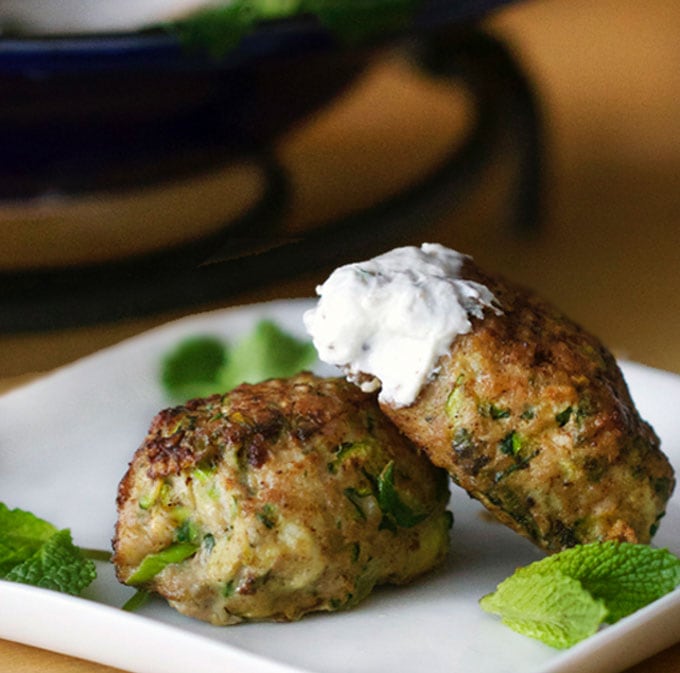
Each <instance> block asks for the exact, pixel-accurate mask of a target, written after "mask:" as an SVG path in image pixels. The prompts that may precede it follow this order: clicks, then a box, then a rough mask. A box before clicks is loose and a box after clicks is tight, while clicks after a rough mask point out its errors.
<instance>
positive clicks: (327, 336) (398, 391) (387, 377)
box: [303, 243, 501, 407]
mask: <svg viewBox="0 0 680 673" xmlns="http://www.w3.org/2000/svg"><path fill="white" fill-rule="evenodd" d="M465 259H466V256H465V255H462V254H461V253H459V252H456V251H455V250H450V249H449V248H446V247H444V246H442V245H439V244H438V243H423V245H421V246H420V248H418V247H415V246H407V247H402V248H395V249H394V250H391V251H390V252H387V253H385V254H383V255H379V256H378V257H375V258H373V259H370V260H368V261H365V262H357V263H353V264H348V265H346V266H342V267H339V268H338V269H336V270H335V271H333V273H331V275H330V276H329V277H328V279H327V280H326V281H325V282H324V283H323V284H322V285H319V286H318V287H317V288H316V291H317V294H318V295H319V300H318V302H317V305H316V307H315V308H313V309H310V310H309V311H307V312H305V314H304V316H303V320H304V324H305V327H306V329H307V331H308V332H309V334H310V335H311V337H312V340H313V342H314V346H315V347H316V349H317V351H318V353H319V357H320V358H321V360H323V361H324V362H327V363H329V364H332V365H336V366H338V367H340V368H342V369H343V371H344V372H345V374H346V376H347V378H348V379H349V380H350V381H354V382H355V383H357V384H359V385H360V387H361V388H362V390H364V391H365V392H372V391H375V390H378V389H379V388H380V389H381V390H380V394H379V398H380V400H381V401H382V402H385V403H387V404H389V405H391V406H394V407H402V406H408V405H409V404H411V403H413V402H414V401H415V399H416V397H417V396H418V393H419V392H420V390H421V388H422V387H423V385H424V384H425V383H426V382H427V380H428V379H429V378H430V377H431V376H432V375H433V374H434V373H435V371H436V364H437V361H438V359H439V358H440V357H441V356H442V355H444V354H445V353H446V352H447V351H448V349H449V347H450V345H451V343H452V341H453V340H454V338H455V337H456V336H458V335H460V334H466V333H467V332H469V331H470V330H471V329H472V324H471V322H470V317H475V318H480V319H481V318H483V317H484V309H490V310H493V311H494V312H496V313H501V311H500V310H499V309H498V308H497V307H496V305H495V304H494V302H495V297H494V295H493V294H492V293H491V291H490V290H489V289H488V288H487V287H486V286H485V285H482V284H480V283H477V282H474V281H470V280H465V279H463V278H461V277H460V272H461V269H462V267H463V263H464V261H465Z"/></svg>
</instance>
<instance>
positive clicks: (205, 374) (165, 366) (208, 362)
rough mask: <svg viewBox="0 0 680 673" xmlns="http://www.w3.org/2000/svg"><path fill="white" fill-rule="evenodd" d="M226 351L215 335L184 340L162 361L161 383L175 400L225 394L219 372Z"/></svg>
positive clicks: (224, 360)
mask: <svg viewBox="0 0 680 673" xmlns="http://www.w3.org/2000/svg"><path fill="white" fill-rule="evenodd" d="M226 359H227V348H226V346H225V344H223V343H222V342H221V341H220V340H219V339H217V338H215V337H212V336H195V337H190V338H188V339H185V340H184V341H182V342H180V343H179V345H178V346H177V347H176V348H175V349H173V350H172V351H170V352H169V353H168V354H167V355H165V357H164V358H163V362H162V369H161V382H162V384H163V387H164V388H165V390H166V391H167V392H168V394H169V395H170V396H171V397H172V398H174V399H180V400H188V399H191V398H192V397H207V396H208V395H211V394H212V393H216V392H222V391H221V390H220V388H221V385H220V382H219V379H220V372H221V370H222V367H223V366H224V364H225V362H226Z"/></svg>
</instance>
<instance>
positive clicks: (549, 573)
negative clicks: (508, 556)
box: [480, 541, 680, 648]
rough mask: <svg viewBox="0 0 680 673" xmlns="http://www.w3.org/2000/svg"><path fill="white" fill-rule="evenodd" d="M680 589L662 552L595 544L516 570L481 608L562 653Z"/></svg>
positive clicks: (676, 562)
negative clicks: (605, 623) (606, 625)
mask: <svg viewBox="0 0 680 673" xmlns="http://www.w3.org/2000/svg"><path fill="white" fill-rule="evenodd" d="M679 584H680V559H678V558H677V557H676V556H674V555H673V554H671V553H670V552H669V551H668V550H666V549H653V548H652V547H649V546H648V545H642V544H631V543H627V542H614V541H609V542H594V543H591V544H585V545H577V546H575V547H572V548H571V549H566V550H564V551H562V552H559V553H558V554H554V555H553V556H549V557H547V558H544V559H542V560H541V561H537V562H536V563H532V564H530V565H528V566H526V567H524V568H519V569H518V570H517V571H515V573H514V574H513V575H512V576H511V577H509V578H508V579H506V580H505V581H503V582H501V584H499V585H498V587H497V589H496V591H495V592H493V593H491V594H489V595H487V596H484V598H482V599H481V601H480V605H481V607H482V608H483V609H484V610H486V611H487V612H492V613H495V614H498V615H500V616H501V618H502V620H503V623H505V624H507V625H508V626H509V627H510V628H512V629H514V630H516V631H518V632H519V633H523V634H524V635H527V636H530V637H532V638H538V639H539V640H542V641H543V642H545V643H547V644H548V645H551V646H553V647H558V648H564V647H570V646H571V645H573V644H575V643H577V642H579V641H580V640H582V639H583V638H586V637H588V636H589V635H592V634H593V633H595V631H596V630H597V628H598V627H599V626H600V624H601V623H602V622H607V623H610V624H612V623H614V622H617V621H618V620H619V619H622V618H623V617H626V616H627V615H630V614H632V613H633V612H635V611H636V610H639V609H640V608H643V607H645V606H646V605H648V604H649V603H652V602H653V601H655V600H657V599H658V598H661V597H662V596H664V595H665V594H667V593H669V592H670V591H673V590H674V589H675V588H676V587H677V586H678V585H679Z"/></svg>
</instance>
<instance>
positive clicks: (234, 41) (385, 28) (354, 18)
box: [163, 0, 421, 58]
mask: <svg viewBox="0 0 680 673" xmlns="http://www.w3.org/2000/svg"><path fill="white" fill-rule="evenodd" d="M420 1H421V0H231V2H229V3H223V4H220V5H217V6H212V7H206V8H202V9H199V10H197V11H196V12H194V13H193V14H191V15H190V16H188V17H186V18H183V19H181V20H180V21H176V22H172V23H168V24H165V25H164V26H163V28H165V30H167V31H168V32H170V33H173V34H175V35H177V36H178V38H179V39H180V41H181V42H182V43H183V44H184V45H185V46H186V47H187V48H189V49H191V50H199V51H204V52H207V53H208V54H210V55H211V56H212V57H214V58H222V57H224V56H225V55H227V54H228V53H229V52H230V51H231V50H232V49H234V48H235V47H237V46H238V44H239V43H240V42H241V40H242V39H243V38H245V37H247V36H248V35H249V34H251V33H252V32H254V30H255V29H256V28H257V26H258V25H259V24H261V23H263V22H266V21H276V20H281V19H287V18H293V17H302V16H306V17H314V18H316V19H317V20H318V21H319V23H321V24H322V25H323V26H325V27H326V28H328V30H329V31H330V32H331V33H332V34H334V35H335V36H336V37H337V38H338V39H339V40H341V41H342V42H345V43H356V42H359V41H363V40H366V39H368V38H371V37H373V36H378V35H382V34H387V33H391V32H396V31H400V30H403V29H404V28H405V27H406V26H408V24H409V22H410V21H411V19H412V17H413V15H414V13H415V11H416V9H417V8H418V6H419V5H420Z"/></svg>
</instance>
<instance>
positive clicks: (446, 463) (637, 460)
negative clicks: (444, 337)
mask: <svg viewBox="0 0 680 673" xmlns="http://www.w3.org/2000/svg"><path fill="white" fill-rule="evenodd" d="M462 277H463V278H467V279H471V280H475V281H477V282H480V283H483V284H484V285H486V286H487V287H488V288H489V289H490V290H491V291H492V292H493V293H494V295H495V297H496V300H497V303H498V306H499V308H500V309H501V310H502V313H499V314H494V313H493V312H492V311H487V312H486V313H485V316H484V318H483V319H477V318H473V319H472V322H473V329H472V331H471V332H470V333H468V334H465V335H462V336H458V337H456V339H455V340H454V342H453V344H452V345H451V348H450V352H449V353H448V354H446V355H445V356H444V357H442V358H441V359H440V361H439V363H438V371H437V372H436V373H435V375H434V376H433V378H432V379H431V380H430V381H429V382H428V383H427V384H426V385H425V387H424V388H423V389H422V391H421V393H420V395H419V397H418V398H417V399H416V401H415V402H414V403H413V404H412V405H410V406H407V407H402V408H391V407H390V406H389V405H387V404H383V405H382V406H383V410H384V411H385V412H386V413H387V415H389V416H390V418H392V420H393V421H394V422H395V423H396V424H397V425H398V427H399V428H400V429H401V430H402V431H403V432H404V433H405V434H406V435H407V436H408V437H410V438H411V439H412V440H413V441H414V442H415V443H416V445H418V446H419V447H421V448H422V449H423V450H425V451H426V452H427V454H428V455H429V456H430V458H431V459H432V461H433V463H434V464H435V465H438V466H441V467H444V468H446V469H447V470H448V471H449V473H450V474H451V476H452V478H453V480H454V481H455V482H456V483H458V484H459V485H460V486H462V487H463V488H465V489H466V490H467V491H468V493H469V494H470V495H472V496H474V497H475V498H477V499H478V500H480V501H481V502H482V503H483V504H484V505H485V506H486V507H487V508H488V509H489V510H490V511H491V512H493V513H494V514H495V515H496V517H497V518H498V519H500V520H501V521H502V522H504V523H505V524H507V525H509V526H510V527H511V528H513V529H515V530H516V531H517V532H519V533H521V534H522V535H524V536H525V537H527V538H529V539H530V540H532V541H533V542H535V543H536V544H537V545H538V546H540V547H541V548H543V549H545V550H547V551H549V552H554V551H557V550H560V549H563V548H565V547H569V546H572V545H574V544H577V543H586V542H592V541H597V540H609V539H615V540H627V541H631V542H642V543H646V542H648V541H649V540H650V539H651V537H652V535H653V534H654V532H655V530H656V527H657V525H658V522H659V519H660V518H661V516H662V515H663V512H664V508H665V505H666V501H667V500H668V498H669V497H670V495H671V493H672V491H673V488H674V483H675V481H674V476H673V470H672V468H671V466H670V464H669V462H668V460H667V458H666V456H665V455H664V454H663V453H662V452H661V450H660V448H659V440H658V438H657V436H656V435H655V433H654V431H653V430H652V428H651V427H650V426H649V425H648V424H647V423H646V422H645V421H643V420H642V419H641V418H640V416H639V414H638V412H637V410H636V409H635V406H634V404H633V402H632V400H631V397H630V394H629V391H628V388H627V386H626V383H625V381H624V379H623V376H622V374H621V371H620V370H619V368H618V366H617V364H616V362H615V360H614V358H613V356H612V355H611V354H610V353H609V352H608V351H607V349H605V348H604V347H603V345H602V344H601V343H599V341H598V340H597V339H596V338H594V337H593V336H591V335H589V334H587V333H586V332H585V331H584V330H583V329H581V328H580V327H579V326H577V325H576V324H574V323H573V322H572V321H571V320H569V319H568V318H566V317H565V316H564V315H562V314H561V313H560V312H558V311H557V310H555V309H554V308H553V307H552V306H550V305H548V304H547V303H546V302H544V301H542V300H541V299H540V298H538V297H537V296H535V295H534V294H532V293H530V292H528V291H525V290H523V289H520V288H517V287H514V286H513V285H512V284H510V283H507V282H505V281H503V280H501V279H499V278H494V277H490V276H488V275H486V274H485V273H483V272H482V271H481V270H480V269H479V268H478V267H477V266H476V265H475V264H474V263H473V262H472V261H471V260H467V261H466V262H465V265H464V269H463V273H462Z"/></svg>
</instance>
